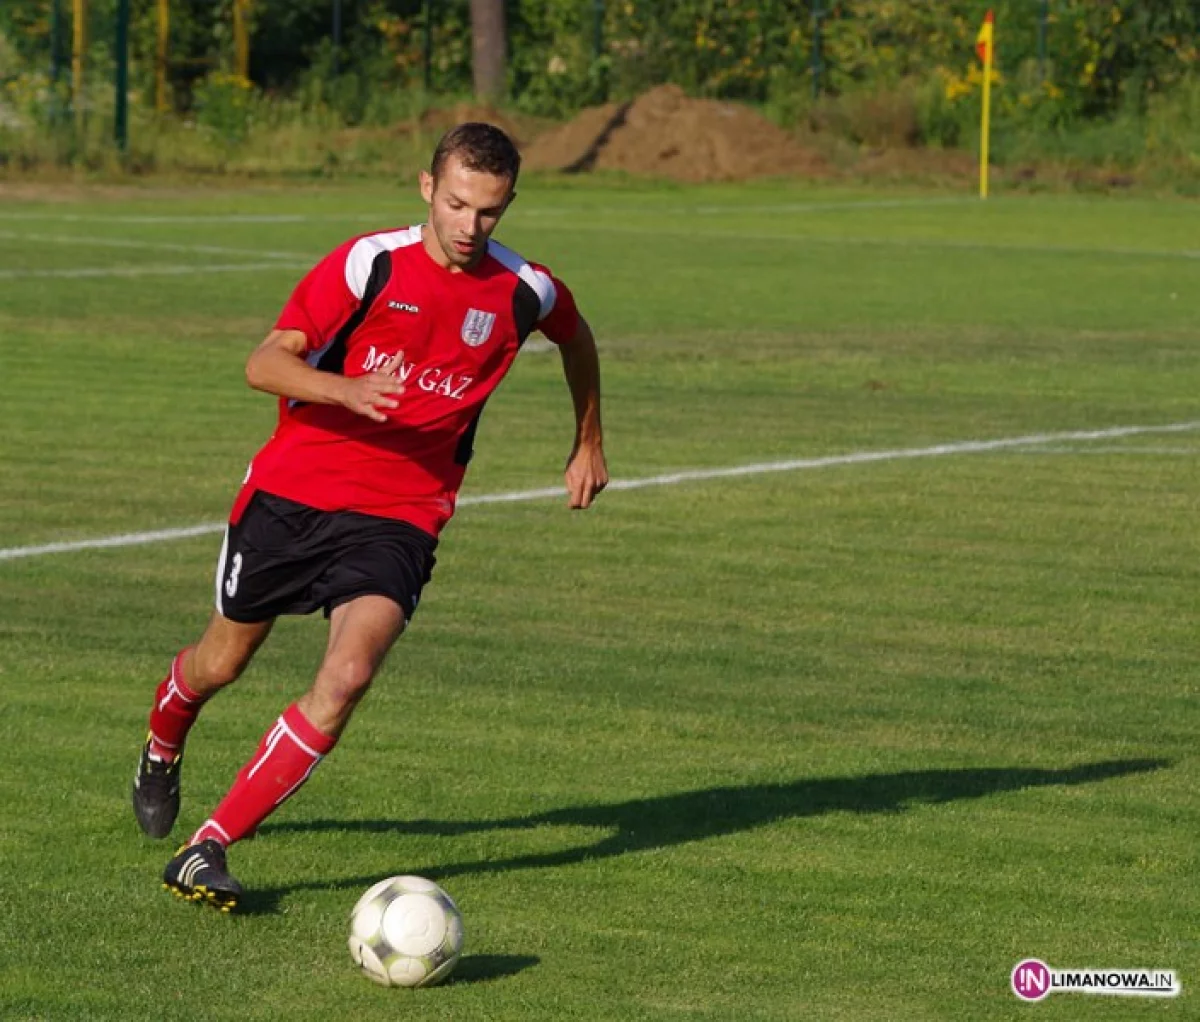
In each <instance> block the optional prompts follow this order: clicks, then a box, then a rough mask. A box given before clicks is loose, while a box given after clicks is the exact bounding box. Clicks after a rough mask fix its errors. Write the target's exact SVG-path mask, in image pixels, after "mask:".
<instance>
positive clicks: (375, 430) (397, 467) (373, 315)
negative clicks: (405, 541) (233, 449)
mask: <svg viewBox="0 0 1200 1022" xmlns="http://www.w3.org/2000/svg"><path fill="white" fill-rule="evenodd" d="M578 321H579V313H578V312H577V311H576V308H575V300H574V298H573V297H572V296H571V292H570V291H569V290H568V289H567V287H566V286H565V285H564V284H563V283H562V282H561V281H559V280H557V279H555V278H554V277H553V276H552V275H551V274H550V271H549V270H547V269H546V268H545V267H544V266H539V265H537V264H535V263H530V262H527V261H526V260H524V259H523V258H522V257H521V256H519V255H517V253H515V252H513V251H512V250H510V249H507V248H505V247H504V246H503V245H500V244H498V243H497V242H495V241H490V242H488V247H487V252H486V254H485V255H484V257H483V259H482V260H481V261H480V263H479V264H478V265H477V266H475V267H474V268H472V269H471V270H464V271H461V272H451V271H450V270H448V269H446V268H445V267H443V266H441V265H439V264H438V263H436V262H434V260H433V258H432V257H431V256H430V255H429V253H428V252H426V250H425V246H424V244H422V241H421V227H420V226H416V227H408V228H402V229H400V230H395V231H385V232H382V233H379V234H368V235H363V236H362V237H358V238H353V239H351V240H350V241H348V242H346V243H345V244H344V245H341V246H340V247H339V248H337V249H335V250H334V251H333V252H332V253H331V254H330V255H328V256H327V257H326V258H325V259H323V260H322V261H321V262H320V263H318V264H317V266H316V267H315V268H314V269H313V270H312V271H311V272H310V273H309V274H308V276H306V277H305V278H304V279H303V280H302V281H301V282H300V284H299V286H298V287H297V288H296V290H295V292H293V294H292V297H291V299H290V300H289V301H288V303H287V305H286V306H285V307H284V310H283V313H282V315H280V317H279V320H278V321H277V322H276V324H275V327H276V329H278V330H299V331H301V332H303V334H304V336H305V337H306V338H307V339H308V355H307V360H308V363H309V364H310V365H312V366H314V367H315V368H317V369H320V370H323V371H325V372H331V373H342V374H344V375H345V376H359V375H362V374H364V373H368V372H371V371H373V370H375V369H378V368H379V367H380V366H382V365H383V364H384V363H385V362H387V361H388V359H390V358H391V357H392V356H393V355H395V354H396V353H397V352H399V351H403V352H404V359H403V364H402V366H401V368H400V370H399V374H398V375H399V376H400V378H401V380H402V382H403V383H404V387H405V390H404V393H403V394H401V395H400V396H399V397H398V398H397V401H398V403H399V407H398V408H395V409H392V410H390V411H388V412H387V416H388V421H387V422H374V421H372V420H371V419H368V418H366V417H365V416H362V415H358V414H356V413H354V412H352V411H350V410H349V409H347V408H343V407H341V406H340V405H323V404H306V403H302V402H296V401H287V400H281V401H280V408H279V424H278V425H277V426H276V429H275V432H274V434H273V435H272V436H271V439H270V440H268V441H267V443H266V446H264V447H263V448H262V450H261V451H259V452H258V454H257V455H255V457H254V460H253V461H252V462H251V463H250V469H249V471H248V472H247V474H246V479H245V482H244V484H243V486H242V490H241V492H240V493H239V494H238V498H237V501H236V502H235V504H234V508H233V514H232V516H231V518H232V520H233V521H235V522H236V521H237V520H238V518H239V517H240V515H241V512H242V510H243V509H244V508H245V506H246V504H247V503H248V502H249V500H250V497H251V496H252V495H253V493H254V491H255V490H265V491H267V492H268V493H274V494H276V495H277V496H280V497H286V498H288V499H289V500H295V501H298V502H300V503H302V504H307V505H309V506H310V507H315V508H319V509H321V510H323V511H360V512H363V513H364V514H369V515H378V516H380V517H384V518H398V519H402V520H403V521H406V522H409V523H410V524H412V525H415V526H416V527H417V528H419V529H423V530H424V531H426V532H428V533H430V534H431V535H433V536H436V535H437V534H438V533H439V532H440V531H441V529H442V527H443V526H444V525H445V524H446V522H448V521H449V520H450V517H451V515H453V514H454V506H455V501H456V499H457V497H458V490H459V487H460V486H461V485H462V480H463V476H464V475H465V474H466V469H467V462H468V461H469V460H470V458H471V453H472V447H473V441H474V437H475V429H476V426H477V425H478V423H479V416H480V414H481V413H482V411H483V406H484V404H485V402H486V401H487V399H488V397H490V396H491V394H492V392H493V391H494V390H495V389H496V387H497V386H498V385H499V383H500V381H501V380H502V379H503V378H504V376H505V374H506V373H507V372H508V370H509V369H510V368H511V366H512V364H513V360H514V359H515V358H516V357H517V352H518V351H519V349H520V347H521V344H522V343H523V342H524V341H525V338H526V337H527V336H528V335H529V334H530V333H531V332H532V331H533V329H534V328H535V327H536V328H537V329H539V330H541V332H542V333H543V334H545V335H546V337H548V338H549V339H550V340H551V341H553V342H555V343H558V344H561V343H564V342H566V341H569V340H570V339H571V338H572V337H573V336H574V334H575V330H576V327H577V324H578Z"/></svg>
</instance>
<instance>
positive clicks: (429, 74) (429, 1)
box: [421, 0, 433, 96]
mask: <svg viewBox="0 0 1200 1022" xmlns="http://www.w3.org/2000/svg"><path fill="white" fill-rule="evenodd" d="M421 17H422V20H423V21H424V23H425V54H424V58H425V66H424V68H423V70H424V72H425V95H427V96H428V95H429V92H430V90H431V89H432V87H433V0H425V2H424V4H422V14H421Z"/></svg>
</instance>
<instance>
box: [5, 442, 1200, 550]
mask: <svg viewBox="0 0 1200 1022" xmlns="http://www.w3.org/2000/svg"><path fill="white" fill-rule="evenodd" d="M1196 429H1200V421H1195V422H1174V423H1168V424H1166V425H1162V426H1112V427H1109V428H1106V429H1092V430H1074V431H1070V432H1065V433H1034V434H1030V435H1028V436H1017V437H1003V438H1000V439H997V440H960V441H956V442H954V443H945V444H935V445H933V446H932V447H912V448H900V449H895V450H885V451H857V452H852V453H850V454H831V455H826V456H823V457H816V458H792V459H789V460H787V461H763V462H757V463H754V464H750V465H733V466H729V467H727V468H709V469H694V470H686V471H682V472H668V473H665V474H662V475H655V476H647V477H646V478H643V479H614V480H613V481H612V482H610V483H609V485H608V488H609V489H610V490H640V489H645V488H646V487H650V486H674V485H677V484H679V483H687V482H704V481H707V480H710V479H734V478H738V477H740V476H751V475H765V474H767V473H772V472H795V471H800V470H804V469H815V468H832V467H835V466H838V465H864V464H870V463H872V462H878V461H899V460H902V459H906V458H936V457H944V456H946V455H951V454H981V453H985V452H988V451H1002V450H1010V449H1012V448H1020V447H1035V446H1037V445H1040V444H1054V443H1062V442H1064V441H1070V442H1076V443H1083V442H1087V441H1090V440H1111V439H1114V438H1116V437H1124V436H1139V435H1143V434H1148V433H1184V432H1189V431H1192V430H1196ZM563 493H564V491H563V489H562V487H555V486H547V487H542V488H540V489H533V490H513V491H510V492H508V493H484V494H479V495H478V496H474V497H471V496H468V497H464V498H463V499H462V500H460V501H459V502H458V503H459V506H460V507H469V506H473V505H481V504H512V503H520V502H523V501H530V500H547V499H551V498H554V497H561V496H562V495H563ZM224 528H225V523H224V522H205V523H203V524H200V525H190V526H185V527H183V528H177V529H157V530H155V531H152V532H131V533H126V534H123V535H119V536H104V537H101V538H99V539H83V540H76V541H72V542H64V543H44V544H42V545H40V546H23V547H9V548H7V549H0V561H9V560H16V559H17V558H19V557H37V556H42V555H45V554H65V553H73V552H76V551H80V550H101V549H108V548H111V547H125V546H140V545H142V544H145V543H162V542H168V541H170V540H175V539H190V538H192V537H193V536H204V535H208V534H211V533H214V532H220V531H221V530H222V529H224Z"/></svg>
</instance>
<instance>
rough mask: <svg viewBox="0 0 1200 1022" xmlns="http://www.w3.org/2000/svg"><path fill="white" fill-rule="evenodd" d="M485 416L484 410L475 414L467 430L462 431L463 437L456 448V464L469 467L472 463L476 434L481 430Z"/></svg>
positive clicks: (459, 439)
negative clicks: (480, 424)
mask: <svg viewBox="0 0 1200 1022" xmlns="http://www.w3.org/2000/svg"><path fill="white" fill-rule="evenodd" d="M482 415H483V409H482V408H480V409H479V411H477V412H476V413H475V418H473V419H472V420H471V421H470V422H469V423H467V428H466V429H464V430H463V431H462V435H461V436H460V437H459V438H458V446H457V447H455V448H454V464H456V465H468V464H470V462H471V456H472V455H473V454H474V453H475V433H476V431H477V430H478V429H479V419H480V417H481V416H482Z"/></svg>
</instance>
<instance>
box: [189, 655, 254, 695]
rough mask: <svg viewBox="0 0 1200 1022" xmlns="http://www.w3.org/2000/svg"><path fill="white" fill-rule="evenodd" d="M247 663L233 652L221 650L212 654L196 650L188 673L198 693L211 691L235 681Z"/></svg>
mask: <svg viewBox="0 0 1200 1022" xmlns="http://www.w3.org/2000/svg"><path fill="white" fill-rule="evenodd" d="M247 663H248V661H247V659H246V658H245V657H242V656H239V655H238V654H237V653H236V652H235V651H229V650H222V651H218V652H215V653H214V652H209V651H201V650H197V651H196V656H195V657H194V659H193V660H192V664H191V671H190V673H191V675H192V677H193V679H194V681H195V687H196V688H197V689H198V690H199V691H211V690H213V689H218V688H223V687H224V686H225V685H228V684H230V683H232V682H234V681H237V679H238V678H240V677H241V676H242V672H243V671H244V670H245V669H246V664H247Z"/></svg>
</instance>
